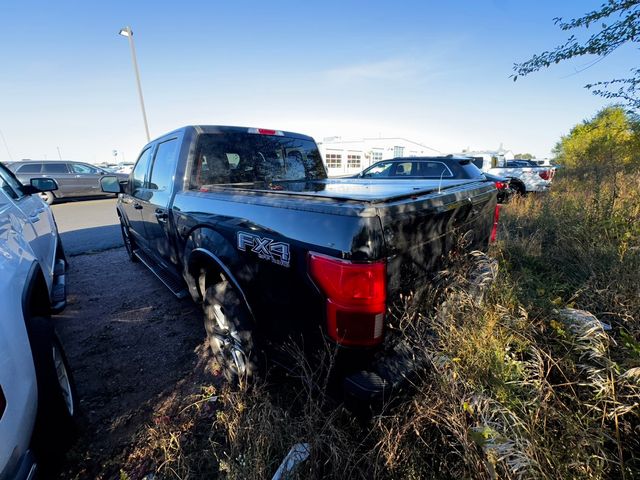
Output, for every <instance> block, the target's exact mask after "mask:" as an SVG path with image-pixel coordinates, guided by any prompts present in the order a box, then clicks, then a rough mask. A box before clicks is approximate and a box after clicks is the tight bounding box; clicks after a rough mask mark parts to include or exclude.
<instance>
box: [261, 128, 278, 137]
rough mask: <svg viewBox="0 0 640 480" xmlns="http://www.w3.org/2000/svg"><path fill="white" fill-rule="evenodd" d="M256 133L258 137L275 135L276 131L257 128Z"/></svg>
mask: <svg viewBox="0 0 640 480" xmlns="http://www.w3.org/2000/svg"><path fill="white" fill-rule="evenodd" d="M258 133H259V134H260V135H275V134H276V131H275V130H269V129H267V128H259V129H258Z"/></svg>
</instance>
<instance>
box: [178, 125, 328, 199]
mask: <svg viewBox="0 0 640 480" xmlns="http://www.w3.org/2000/svg"><path fill="white" fill-rule="evenodd" d="M326 177H327V174H326V171H325V169H324V165H323V164H322V158H321V156H320V152H319V151H318V147H317V146H316V144H315V142H313V141H311V140H306V139H300V138H292V137H285V136H276V135H258V134H250V133H235V132H234V133H213V134H202V135H200V137H199V139H198V144H197V148H196V155H195V159H194V162H193V165H192V168H191V175H190V185H189V187H190V189H192V190H202V189H206V187H207V186H208V185H224V184H243V183H246V184H254V183H256V182H266V183H271V182H286V181H301V180H303V181H304V180H318V179H324V178H326Z"/></svg>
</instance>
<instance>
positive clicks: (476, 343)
mask: <svg viewBox="0 0 640 480" xmlns="http://www.w3.org/2000/svg"><path fill="white" fill-rule="evenodd" d="M593 178H594V176H593V175H590V174H589V172H577V171H561V172H560V174H559V175H558V176H557V178H556V181H555V183H554V188H553V191H552V192H551V193H550V194H548V195H544V196H533V195H531V196H528V197H526V198H517V199H515V200H514V201H513V202H512V203H510V204H509V205H508V206H506V207H505V208H504V209H503V214H502V218H501V226H500V235H499V241H498V243H497V244H496V245H495V246H494V247H493V249H492V252H491V255H492V256H493V257H494V258H495V259H496V260H497V262H498V265H497V270H496V274H495V277H496V280H495V282H494V283H493V285H492V287H491V288H490V290H489V291H488V292H487V293H486V295H485V296H484V298H483V299H480V298H478V296H477V295H471V294H469V284H468V282H469V279H468V277H469V275H468V272H469V268H470V266H469V265H470V262H469V261H468V260H464V259H462V260H461V259H455V260H452V261H451V262H450V264H449V265H448V268H447V269H446V270H445V271H443V272H442V274H441V275H440V279H439V282H438V284H437V285H438V286H437V288H426V289H424V288H417V289H418V290H422V292H421V294H420V295H415V296H410V297H407V298H405V299H404V302H403V308H401V309H399V310H398V311H397V312H395V316H394V320H393V322H392V327H393V329H392V330H391V331H390V335H391V336H392V337H393V338H395V339H396V341H398V342H400V343H402V344H404V345H405V346H407V345H408V346H409V347H410V348H411V349H412V351H413V353H414V355H415V356H416V357H417V358H418V359H419V360H421V361H422V362H423V363H424V365H425V368H424V369H423V370H422V372H421V374H420V376H419V378H418V379H416V380H415V382H414V384H413V386H412V388H410V389H409V390H408V391H407V393H406V395H405V396H404V397H402V399H401V400H400V401H399V402H398V403H396V404H394V405H390V406H388V408H386V409H385V410H384V411H383V413H382V414H380V415H378V416H376V417H374V418H373V419H372V420H371V421H370V422H360V421H357V420H355V419H353V418H352V416H351V415H349V414H348V413H347V412H346V411H345V410H344V409H342V408H340V407H336V406H335V405H332V403H331V401H330V400H329V399H328V398H327V397H326V396H325V395H324V393H323V391H324V389H323V385H324V379H325V378H326V371H325V370H326V369H323V368H317V366H310V365H308V364H306V363H305V361H304V360H302V359H301V360H300V362H299V364H300V365H299V369H300V379H299V380H298V381H297V382H293V383H292V384H291V385H286V386H284V387H282V386H280V387H279V388H277V389H274V388H270V387H268V386H256V387H255V388H252V389H250V390H247V391H233V390H230V389H228V388H215V387H213V386H200V385H198V386H197V387H194V389H192V390H191V391H190V392H186V393H185V395H183V396H179V397H176V399H175V402H173V403H170V404H169V405H167V406H166V407H163V409H161V410H160V411H159V413H158V416H157V418H158V420H157V421H156V422H155V424H154V425H151V426H149V428H148V430H147V432H146V434H145V436H144V438H141V439H140V441H139V448H137V449H135V450H134V451H133V452H131V453H130V455H129V459H128V460H127V461H126V462H125V464H124V465H123V469H122V477H123V478H136V477H137V475H136V472H140V471H142V470H141V468H140V465H144V466H145V468H144V469H143V470H145V471H149V470H152V471H155V472H156V478H183V479H187V478H190V479H192V478H205V477H206V478H211V477H212V476H214V475H216V474H217V475H218V476H220V477H222V478H234V479H236V478H237V479H245V478H256V479H258V478H270V477H271V476H272V475H273V473H274V472H275V470H276V469H277V467H278V465H279V463H280V462H281V461H282V458H283V457H284V456H285V455H286V453H287V452H288V450H289V448H290V447H291V446H292V445H294V444H296V443H299V442H307V443H309V444H310V449H311V450H310V452H311V453H310V457H309V459H308V460H307V461H306V462H305V463H304V464H302V466H301V467H300V468H299V469H298V470H297V471H296V476H295V477H292V478H341V479H344V478H363V479H364V478H367V479H370V478H412V479H413V478H415V479H418V478H458V479H459V478H562V479H564V478H629V479H630V478H638V477H639V476H640V458H639V457H640V173H638V172H635V173H634V172H626V173H622V172H620V173H617V174H616V175H615V176H610V177H607V179H606V180H602V181H599V182H598V181H595V180H593ZM471 263H472V262H471ZM417 287H422V286H417ZM443 301H445V303H443ZM434 305H439V307H438V308H434ZM565 309H583V310H587V311H589V312H591V313H592V314H593V315H595V318H594V317H576V316H575V315H574V316H568V315H567V314H565V313H564V311H565ZM328 359H330V352H328V354H327V361H326V362H325V365H329V364H330V362H329V360H328Z"/></svg>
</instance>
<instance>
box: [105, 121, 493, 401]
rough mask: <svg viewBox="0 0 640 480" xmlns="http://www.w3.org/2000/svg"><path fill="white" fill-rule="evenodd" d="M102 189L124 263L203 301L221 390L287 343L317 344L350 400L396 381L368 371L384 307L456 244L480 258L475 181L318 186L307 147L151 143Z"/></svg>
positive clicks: (317, 161) (488, 208) (197, 131)
mask: <svg viewBox="0 0 640 480" xmlns="http://www.w3.org/2000/svg"><path fill="white" fill-rule="evenodd" d="M451 161H460V162H468V161H469V159H452V160H451ZM102 188H103V190H104V191H105V192H109V193H120V194H121V195H120V196H119V200H118V203H117V213H118V216H119V218H120V222H121V227H122V234H123V238H124V243H125V246H126V249H127V252H128V254H129V255H130V257H131V259H132V260H133V261H138V260H140V261H142V262H143V263H144V264H145V265H147V266H148V267H149V268H150V269H151V270H152V271H153V272H154V273H156V275H158V277H159V278H160V279H161V280H162V281H163V282H164V283H165V284H166V285H167V286H168V287H169V288H170V289H171V290H172V291H173V292H174V294H176V295H178V296H187V295H191V297H192V298H193V299H194V300H195V301H197V302H201V303H202V305H203V309H204V319H205V328H206V331H207V334H208V338H209V343H210V344H211V347H212V350H213V352H214V355H215V357H216V359H217V361H218V363H219V364H220V366H221V369H222V371H223V372H224V373H225V375H226V376H227V377H228V378H230V379H232V380H238V379H243V378H246V377H249V376H251V375H253V374H254V373H255V372H256V369H258V368H260V367H261V364H262V362H263V359H264V358H268V359H276V362H277V363H281V362H285V363H286V360H283V359H284V358H285V357H282V356H281V354H280V349H279V348H278V347H279V346H282V345H283V344H285V343H286V342H288V341H291V340H292V341H294V342H298V343H299V344H300V345H301V346H302V347H303V349H304V351H305V352H308V354H309V355H313V351H315V349H317V348H318V346H319V345H322V344H323V343H322V342H326V341H329V342H331V344H333V345H336V346H337V351H338V353H337V360H336V372H338V373H337V375H339V377H340V381H341V382H343V385H345V386H346V387H345V388H347V389H348V390H349V393H350V394H351V395H355V396H356V397H357V396H359V395H362V396H366V397H370V396H371V395H375V394H377V393H379V392H380V391H382V390H385V389H387V388H392V387H393V386H394V385H395V384H396V383H397V382H398V381H399V380H400V379H399V378H388V377H389V375H387V376H386V377H385V376H384V375H383V374H382V373H380V371H379V369H378V371H375V370H376V368H377V367H375V366H374V365H373V363H372V361H373V360H372V359H373V358H374V354H376V352H379V351H380V350H381V345H382V343H383V340H384V338H385V315H386V313H387V309H388V307H389V305H390V304H391V303H392V302H393V301H394V300H395V299H396V298H397V297H398V296H399V294H400V293H402V292H406V291H409V290H412V289H413V288H414V287H415V286H417V285H419V284H420V283H419V282H425V281H428V278H429V275H430V274H431V273H433V271H434V269H435V268H436V267H437V265H438V261H439V259H441V258H442V256H443V254H444V253H446V252H447V251H449V250H450V249H451V248H452V246H453V243H454V241H455V240H454V238H455V234H456V232H457V233H465V234H466V235H467V237H469V238H470V239H471V240H470V241H471V242H472V244H473V246H474V247H475V248H477V249H481V250H484V249H486V247H487V245H488V243H489V239H490V237H491V236H492V229H493V227H494V219H495V210H496V187H495V185H494V182H492V181H488V180H485V179H484V178H473V179H462V180H455V179H446V178H439V179H431V180H430V179H426V180H425V179H417V180H415V181H410V182H407V181H405V180H398V181H394V180H385V181H380V180H375V179H366V178H361V179H352V178H348V179H328V178H327V173H326V169H325V167H324V165H323V162H322V158H321V156H320V153H319V151H318V147H317V145H316V143H315V142H314V140H313V139H312V138H311V137H308V136H305V135H300V134H296V133H290V132H283V131H279V130H267V129H256V128H241V127H222V126H188V127H184V128H181V129H178V130H175V131H173V132H171V133H168V134H166V135H163V136H162V137H160V138H158V139H156V140H154V141H152V142H150V143H149V144H148V145H147V146H145V147H144V149H143V151H142V153H141V154H140V156H139V158H138V160H137V162H136V165H135V167H134V168H133V171H132V172H131V176H130V178H129V180H128V182H119V181H118V179H117V178H116V177H112V176H105V177H103V180H102ZM274 347H275V348H274ZM264 352H269V354H268V355H263V353H264Z"/></svg>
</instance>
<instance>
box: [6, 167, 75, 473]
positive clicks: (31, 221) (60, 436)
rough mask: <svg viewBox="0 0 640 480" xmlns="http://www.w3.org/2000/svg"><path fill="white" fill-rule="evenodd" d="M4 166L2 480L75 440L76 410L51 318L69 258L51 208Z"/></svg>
mask: <svg viewBox="0 0 640 480" xmlns="http://www.w3.org/2000/svg"><path fill="white" fill-rule="evenodd" d="M56 187H57V186H56V183H55V181H53V180H52V179H48V178H45V179H34V180H33V181H32V182H31V185H22V184H21V183H20V182H19V181H18V180H17V179H16V178H15V177H14V176H13V174H12V173H11V172H10V171H9V170H7V169H6V168H5V167H4V166H3V165H2V164H0V312H1V313H0V480H6V479H13V478H17V479H27V478H33V477H34V475H35V473H36V459H37V460H38V461H41V460H42V461H43V462H45V463H47V462H49V461H51V462H56V460H58V459H59V458H60V456H61V454H62V453H63V451H64V450H63V449H64V448H65V447H66V446H68V443H69V441H70V440H71V438H72V432H73V425H74V421H73V420H74V415H75V414H76V410H77V404H76V395H75V390H74V388H73V382H72V380H71V376H70V370H69V367H68V365H67V362H66V358H65V356H64V352H63V350H62V347H61V345H60V342H59V340H58V338H57V337H56V335H55V331H54V328H53V323H52V321H51V318H50V314H51V313H57V312H59V311H60V310H62V309H63V308H64V306H65V304H66V288H65V274H66V260H65V256H64V251H63V249H62V245H61V244H60V238H59V235H58V232H57V228H56V224H55V221H54V219H53V215H52V213H51V210H50V209H49V207H48V206H47V205H45V203H44V202H43V201H42V199H41V198H40V196H39V195H38V193H39V192H41V191H49V190H55V189H56Z"/></svg>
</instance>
